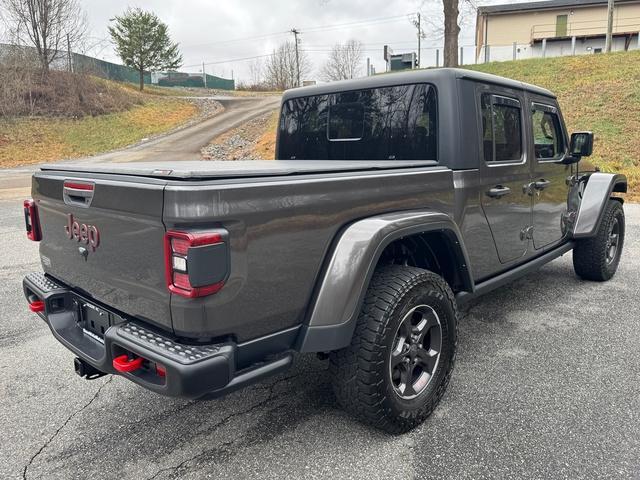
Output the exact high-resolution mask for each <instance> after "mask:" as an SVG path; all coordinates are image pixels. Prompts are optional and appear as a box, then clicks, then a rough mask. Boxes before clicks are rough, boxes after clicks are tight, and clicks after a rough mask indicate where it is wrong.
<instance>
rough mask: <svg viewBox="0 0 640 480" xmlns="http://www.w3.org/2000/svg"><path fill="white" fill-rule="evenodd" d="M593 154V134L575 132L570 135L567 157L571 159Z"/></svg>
mask: <svg viewBox="0 0 640 480" xmlns="http://www.w3.org/2000/svg"><path fill="white" fill-rule="evenodd" d="M592 153H593V132H575V133H572V134H571V143H570V144H569V155H571V156H572V157H577V158H582V157H588V156H590V155H591V154H592Z"/></svg>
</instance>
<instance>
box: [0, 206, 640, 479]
mask: <svg viewBox="0 0 640 480" xmlns="http://www.w3.org/2000/svg"><path fill="white" fill-rule="evenodd" d="M625 210H626V215H627V239H626V244H625V251H624V253H623V258H622V262H621V265H620V269H619V271H618V274H617V275H616V277H615V278H614V279H613V280H611V281H610V282H607V283H604V284H597V283H588V282H583V281H580V280H578V279H577V278H576V277H575V275H574V273H573V268H572V265H571V254H567V255H565V256H564V257H562V258H561V259H559V260H556V261H555V262H553V263H551V264H549V265H547V266H545V267H544V268H542V269H541V270H540V271H538V272H537V273H534V274H532V275H530V276H528V277H527V278H525V279H523V280H520V281H518V282H516V283H514V284H512V285H510V286H509V287H507V288H503V289H501V290H499V291H496V292H493V293H490V294H488V295H487V296H485V297H483V298H482V299H480V300H478V301H476V302H474V303H473V304H472V305H471V306H470V307H469V308H468V309H465V310H464V311H463V313H462V318H461V322H460V343H459V355H458V363H457V366H456V371H455V373H454V376H453V380H452V382H451V385H450V387H449V390H448V392H447V393H446V395H445V397H444V398H443V401H442V403H441V405H440V406H439V407H438V409H437V410H436V412H435V413H434V415H433V416H432V417H431V418H430V419H429V420H428V421H427V422H425V424H424V425H422V426H421V427H420V428H418V429H417V430H415V431H413V432H412V433H410V434H407V435H404V436H397V437H392V436H388V435H385V434H383V433H380V432H378V431H376V430H372V429H371V428H369V427H366V426H363V425H361V424H359V423H357V422H356V421H354V420H352V419H351V418H350V417H349V416H347V415H346V414H344V413H342V412H341V411H340V410H339V409H337V408H336V407H335V406H334V400H333V394H332V393H331V388H330V385H329V377H328V374H327V371H326V363H324V362H322V361H320V360H317V359H316V358H315V357H312V356H309V357H304V356H300V357H298V358H297V360H296V363H295V365H294V367H293V368H292V369H291V370H290V371H288V372H287V373H285V374H282V375H280V376H278V377H275V378H273V379H269V380H267V381H265V382H263V383H260V384H258V385H255V386H252V387H249V388H248V389H245V390H243V391H240V392H237V393H234V394H232V395H230V396H228V397H226V398H222V399H218V400H212V401H207V402H193V401H183V400H175V399H168V398H164V397H160V396H157V395H155V394H152V393H150V392H147V391H145V390H142V389H140V388H137V387H135V386H134V385H133V384H130V383H129V382H127V381H126V380H123V379H122V378H120V377H109V378H106V377H105V378H102V379H99V380H95V381H86V380H82V379H80V378H79V377H77V376H76V375H75V374H74V373H73V366H72V360H73V355H72V354H71V353H70V352H69V351H67V350H66V349H65V348H64V347H62V346H61V345H60V344H58V343H57V342H56V341H55V340H54V339H53V337H52V335H51V334H50V332H49V330H48V328H47V327H46V325H45V324H44V323H43V322H42V321H41V320H40V319H39V318H38V317H37V316H36V315H35V314H32V313H30V312H29V311H28V310H27V307H26V304H25V301H24V299H23V295H22V289H21V281H22V277H23V276H24V275H25V274H26V273H28V272H30V271H33V270H37V269H39V261H38V254H37V245H36V244H34V243H32V242H29V241H28V240H27V239H26V238H25V234H24V229H23V224H22V221H23V220H22V216H21V203H20V201H19V200H0V280H1V281H0V431H1V432H2V447H1V448H0V477H2V478H35V477H44V478H63V479H70V478H83V479H86V478H101V479H104V478H135V479H147V478H156V479H170V478H208V477H211V478H238V479H247V478H275V477H282V478H329V477H330V478H363V479H377V478H387V479H388V478H451V479H464V478H469V479H481V478H513V479H522V478H554V479H556V478H568V479H578V478H640V319H639V314H640V241H639V240H638V237H639V233H640V205H627V206H625Z"/></svg>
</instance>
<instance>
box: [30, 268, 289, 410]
mask: <svg viewBox="0 0 640 480" xmlns="http://www.w3.org/2000/svg"><path fill="white" fill-rule="evenodd" d="M23 288H24V293H25V297H26V298H27V301H28V302H29V304H30V305H39V306H40V308H35V309H34V310H41V311H39V312H37V313H38V315H40V317H42V318H43V319H44V320H45V321H46V322H47V324H48V325H49V328H50V329H51V332H52V333H53V335H54V336H55V337H56V338H57V339H58V341H60V342H61V343H62V344H63V345H64V346H65V347H67V348H68V349H69V350H71V351H72V352H73V353H75V354H76V355H77V356H78V357H79V358H81V359H82V360H84V361H85V362H87V363H88V364H90V365H92V366H93V367H94V368H96V369H97V370H99V371H101V372H104V373H110V374H117V375H122V376H124V377H126V378H128V379H129V380H131V381H133V382H135V383H137V384H138V385H141V386H142V387H145V388H147V389H149V390H152V391H154V392H157V393H160V394H163V395H168V396H176V397H186V398H199V397H203V396H219V395H223V394H225V393H228V392H230V391H233V390H236V389H238V388H241V387H243V386H245V385H248V384H250V383H253V382H255V381H257V380H260V379H261V378H263V377H266V376H268V375H272V374H275V373H278V372H280V371H282V370H284V369H286V368H288V367H289V366H290V365H291V363H292V359H293V357H292V355H291V353H284V352H283V353H282V355H279V358H276V359H275V360H271V361H268V362H264V361H263V362H260V363H258V364H255V365H251V366H249V367H247V368H244V369H242V370H240V371H237V370H236V365H237V358H236V357H237V355H238V354H237V351H238V348H237V347H238V346H237V345H236V344H235V343H234V342H232V341H228V342H222V343H212V344H198V345H193V344H186V343H180V342H179V341H177V340H176V339H173V338H170V336H169V335H167V333H166V332H160V331H158V330H156V329H153V328H152V327H149V326H146V325H143V324H142V323H141V322H139V321H135V320H131V319H128V318H126V317H125V316H124V315H121V314H120V313H117V312H114V311H111V310H110V309H108V308H105V307H103V306H102V305H100V306H99V310H100V315H101V316H104V318H105V321H106V319H107V317H108V322H107V323H106V325H110V326H108V327H107V328H106V329H105V330H104V334H103V335H102V336H101V335H98V334H95V333H93V332H92V331H90V330H88V329H86V328H84V327H85V325H83V324H82V319H81V316H82V315H81V314H80V309H81V305H80V304H81V303H82V302H83V301H84V298H83V297H82V296H81V295H78V294H77V293H76V292H74V291H73V290H72V289H69V288H67V287H65V286H64V285H62V284H61V283H60V282H58V281H56V280H55V279H53V278H51V277H49V276H45V275H44V274H42V273H31V274H29V275H27V276H26V277H25V278H24V280H23ZM38 302H42V303H41V304H40V303H38ZM123 355H127V357H128V358H130V359H136V358H142V359H143V361H142V364H141V366H140V367H139V368H136V369H135V370H132V371H122V370H118V369H116V366H115V365H114V359H115V358H118V357H122V356H123Z"/></svg>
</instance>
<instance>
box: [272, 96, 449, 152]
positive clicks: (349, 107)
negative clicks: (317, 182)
mask: <svg viewBox="0 0 640 480" xmlns="http://www.w3.org/2000/svg"><path fill="white" fill-rule="evenodd" d="M278 158H280V159H286V160H289V159H298V160H316V159H320V160H323V159H326V160H437V100H436V92H435V89H434V88H433V86H431V85H427V84H415V85H400V86H394V87H382V88H372V89H366V90H356V91H350V92H340V93H335V94H328V95H317V96H312V97H303V98H296V99H291V100H289V101H287V102H285V103H284V105H283V108H282V115H281V117H280V126H279V140H278Z"/></svg>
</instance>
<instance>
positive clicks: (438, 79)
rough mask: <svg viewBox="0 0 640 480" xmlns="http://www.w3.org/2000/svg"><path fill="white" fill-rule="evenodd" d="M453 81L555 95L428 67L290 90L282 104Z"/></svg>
mask: <svg viewBox="0 0 640 480" xmlns="http://www.w3.org/2000/svg"><path fill="white" fill-rule="evenodd" d="M457 79H469V80H473V81H476V82H481V83H489V84H494V85H500V86H504V87H508V88H513V89H517V90H526V91H529V92H532V93H536V94H538V95H544V96H547V97H552V98H555V95H554V94H553V93H552V92H550V91H549V90H547V89H546V88H541V87H537V86H535V85H530V84H528V83H524V82H519V81H517V80H511V79H510V78H505V77H499V76H498V75H491V74H489V73H483V72H476V71H474V70H466V69H463V68H432V69H425V70H407V71H403V72H397V73H388V74H383V75H374V76H371V77H363V78H357V79H354V80H341V81H337V82H330V83H323V84H320V85H313V86H309V87H300V88H293V89H291V90H287V91H286V92H284V95H283V96H282V101H287V100H289V99H291V98H299V97H308V96H313V95H324V94H328V93H339V92H346V91H350V90H363V89H367V88H377V87H392V86H394V85H406V84H411V83H434V84H438V83H444V82H454V81H455V80H457Z"/></svg>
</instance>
